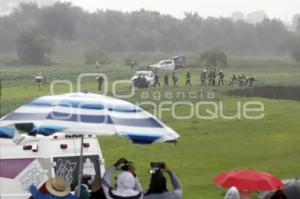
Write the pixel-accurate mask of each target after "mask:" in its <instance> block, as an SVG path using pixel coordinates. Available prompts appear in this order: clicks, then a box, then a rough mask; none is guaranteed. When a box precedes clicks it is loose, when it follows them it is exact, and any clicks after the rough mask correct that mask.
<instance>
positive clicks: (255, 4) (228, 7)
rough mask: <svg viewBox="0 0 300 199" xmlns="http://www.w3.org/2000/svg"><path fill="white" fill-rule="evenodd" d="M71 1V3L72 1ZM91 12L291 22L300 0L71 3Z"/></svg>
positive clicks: (94, 0) (299, 9)
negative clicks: (255, 14)
mask: <svg viewBox="0 0 300 199" xmlns="http://www.w3.org/2000/svg"><path fill="white" fill-rule="evenodd" d="M69 1H70V0H69ZM71 1H72V2H73V4H75V5H79V6H81V7H83V8H85V9H88V10H90V11H94V10H95V9H114V10H122V11H133V10H139V9H141V8H145V9H147V10H156V11H160V12H161V13H164V14H171V15H173V16H176V17H182V16H183V15H184V12H186V11H197V12H198V13H199V14H200V15H201V16H203V17H207V16H216V17H218V16H224V17H228V16H231V13H232V12H234V11H241V12H243V13H245V14H247V13H249V12H252V11H256V10H264V11H266V13H267V14H268V16H269V17H271V18H281V19H282V20H284V21H290V20H291V18H292V16H293V15H294V14H295V13H299V12H300V0H71Z"/></svg>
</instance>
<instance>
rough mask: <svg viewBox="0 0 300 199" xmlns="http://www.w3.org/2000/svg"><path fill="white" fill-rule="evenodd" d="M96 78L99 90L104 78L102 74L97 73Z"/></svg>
mask: <svg viewBox="0 0 300 199" xmlns="http://www.w3.org/2000/svg"><path fill="white" fill-rule="evenodd" d="M96 80H97V82H98V91H101V90H102V84H103V82H104V78H103V77H102V75H98V76H97V77H96Z"/></svg>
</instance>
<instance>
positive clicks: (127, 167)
mask: <svg viewBox="0 0 300 199" xmlns="http://www.w3.org/2000/svg"><path fill="white" fill-rule="evenodd" d="M153 169H154V170H152V172H151V179H150V184H149V188H148V190H147V191H146V192H144V191H143V188H142V186H141V183H140V181H139V179H138V176H137V174H136V173H135V167H134V165H133V164H132V163H131V162H129V161H127V160H126V159H124V158H121V159H119V160H118V161H116V163H115V164H114V165H112V166H111V167H109V168H108V169H107V171H106V172H105V173H104V176H103V179H101V178H100V176H96V177H95V179H94V181H93V182H92V184H91V191H90V190H88V186H87V184H85V181H84V180H83V181H82V185H81V187H80V188H79V187H77V188H76V189H75V193H77V194H76V195H80V197H77V196H76V195H75V194H72V193H71V188H70V185H68V184H67V183H66V181H65V179H64V177H62V176H57V177H55V178H51V179H49V180H48V181H47V182H46V185H45V188H46V191H43V192H41V191H39V190H38V189H37V188H36V187H35V185H31V186H30V187H29V192H30V193H31V194H32V198H33V199H143V198H144V199H181V198H182V195H183V190H182V185H181V183H180V181H179V180H178V178H177V177H176V175H175V174H174V172H173V171H171V170H170V169H169V168H168V167H167V166H166V165H165V164H161V165H160V166H159V167H157V168H153ZM116 171H120V173H119V175H118V176H117V178H116V185H115V186H114V185H113V177H114V175H115V173H116ZM164 173H166V174H168V175H169V177H170V180H171V184H172V185H173V191H172V192H170V191H168V189H167V179H166V177H165V176H164ZM83 178H84V177H83ZM78 192H80V194H79V193H78Z"/></svg>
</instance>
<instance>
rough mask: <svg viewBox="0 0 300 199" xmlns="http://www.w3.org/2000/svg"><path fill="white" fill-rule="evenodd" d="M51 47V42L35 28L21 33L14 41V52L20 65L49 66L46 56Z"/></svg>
mask: <svg viewBox="0 0 300 199" xmlns="http://www.w3.org/2000/svg"><path fill="white" fill-rule="evenodd" d="M52 47H53V40H51V39H49V38H48V37H46V36H45V35H44V34H43V33H42V32H41V31H40V30H39V29H37V28H31V29H26V30H23V31H21V32H20V33H19V35H18V37H17V39H16V48H17V49H16V50H17V53H18V56H19V61H20V63H21V64H33V65H39V64H41V65H46V64H49V60H48V59H47V54H48V53H50V52H51V49H52Z"/></svg>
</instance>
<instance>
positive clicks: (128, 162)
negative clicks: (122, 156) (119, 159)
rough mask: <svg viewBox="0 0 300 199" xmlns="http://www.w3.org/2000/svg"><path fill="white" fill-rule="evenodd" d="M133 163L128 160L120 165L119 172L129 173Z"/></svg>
mask: <svg viewBox="0 0 300 199" xmlns="http://www.w3.org/2000/svg"><path fill="white" fill-rule="evenodd" d="M132 165H133V162H131V161H128V160H126V161H125V163H124V164H122V165H120V166H119V167H118V168H117V170H121V171H128V170H129V168H130V166H132Z"/></svg>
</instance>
